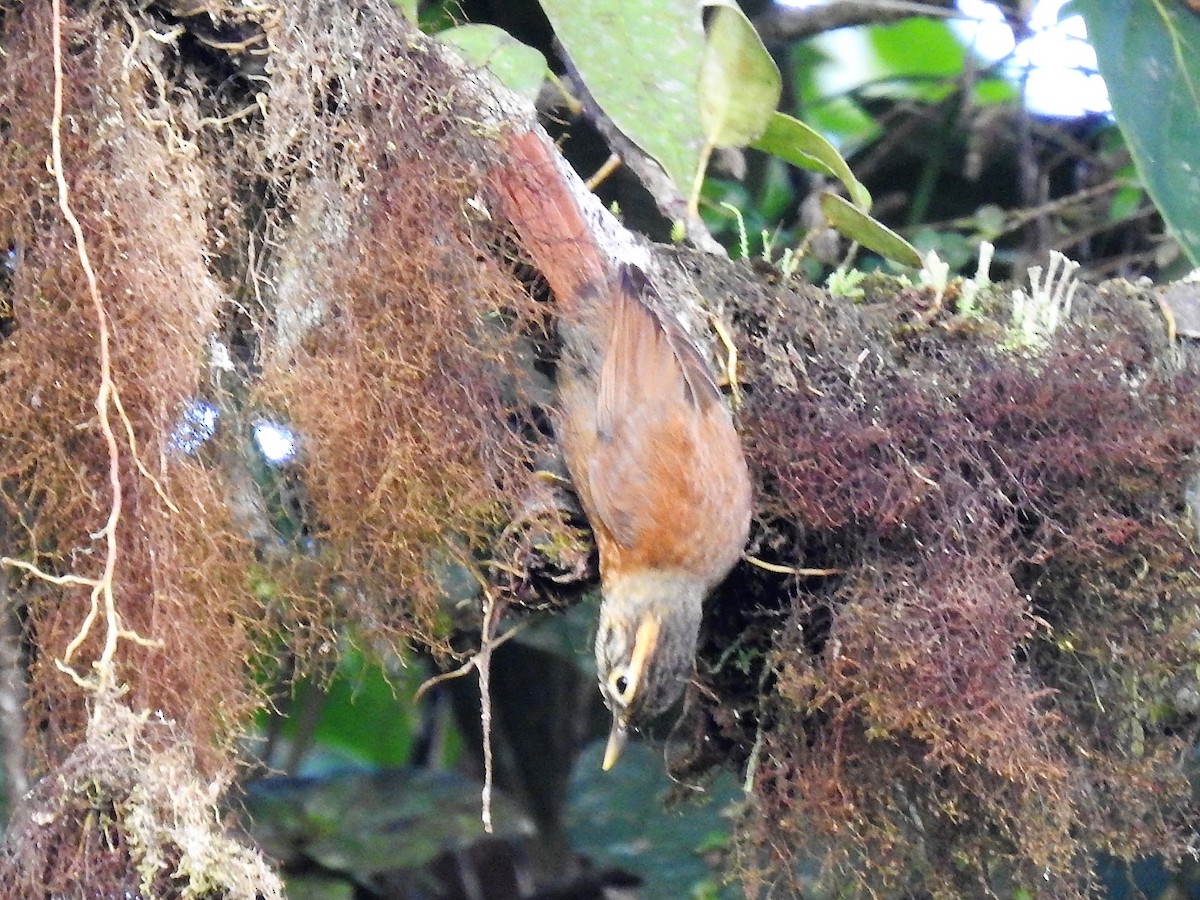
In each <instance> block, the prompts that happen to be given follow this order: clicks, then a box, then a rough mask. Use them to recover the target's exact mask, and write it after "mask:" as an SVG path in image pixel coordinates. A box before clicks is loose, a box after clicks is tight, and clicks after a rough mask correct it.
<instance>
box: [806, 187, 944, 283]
mask: <svg viewBox="0 0 1200 900" xmlns="http://www.w3.org/2000/svg"><path fill="white" fill-rule="evenodd" d="M821 211H822V212H823V213H825V218H826V219H828V220H829V224H830V225H832V226H833V227H834V228H836V229H837V230H838V231H840V232H841V233H842V234H844V235H845V236H846V237H848V238H850V239H851V240H854V241H858V242H859V243H860V244H862V245H863V246H864V247H866V248H868V249H870V250H874V251H875V252H876V253H878V254H879V255H880V256H883V257H886V258H887V259H890V260H894V261H895V262H898V263H901V264H902V265H905V266H913V267H918V266H920V265H921V255H920V254H919V253H917V250H916V248H915V247H913V245H912V244H910V243H909V242H908V241H906V240H905V239H904V238H902V237H900V235H898V234H896V232H894V231H892V229H890V228H888V227H887V226H886V225H884V224H882V223H881V222H877V221H876V220H875V219H872V218H871V217H870V216H868V215H867V214H866V213H864V212H863V211H862V210H860V209H857V208H856V207H854V206H852V205H851V204H850V203H849V202H848V201H847V200H845V199H844V198H842V197H839V196H838V195H837V194H831V193H829V192H828V191H826V192H825V193H823V194H821Z"/></svg>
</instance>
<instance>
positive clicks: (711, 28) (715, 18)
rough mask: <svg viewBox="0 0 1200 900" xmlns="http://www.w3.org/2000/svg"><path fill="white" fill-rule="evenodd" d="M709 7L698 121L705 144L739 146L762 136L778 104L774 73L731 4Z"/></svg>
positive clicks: (767, 56)
mask: <svg viewBox="0 0 1200 900" xmlns="http://www.w3.org/2000/svg"><path fill="white" fill-rule="evenodd" d="M709 5H710V6H716V9H715V10H714V11H713V13H712V15H711V18H710V19H709V22H708V29H707V34H708V40H707V42H706V43H705V50H704V62H703V65H702V67H701V69H700V120H701V122H702V123H703V125H704V133H705V136H706V138H707V139H708V143H709V144H710V145H711V146H714V147H745V146H746V145H747V144H749V143H751V142H752V141H754V140H757V139H758V138H759V137H760V136H761V135H762V133H763V132H764V131H765V130H766V128H767V124H768V123H769V122H770V121H771V116H772V115H773V114H774V112H775V107H776V106H778V105H779V95H780V93H781V91H782V89H783V87H782V81H781V79H780V76H779V69H778V68H777V67H776V65H775V61H774V60H773V59H771V54H769V53H768V52H767V48H766V47H764V46H763V42H762V39H761V38H759V36H758V32H757V31H755V30H754V26H753V25H751V24H750V20H749V19H747V18H746V16H745V14H744V13H743V12H742V11H741V10H740V9H738V7H737V6H736V5H732V3H731V2H721V3H710V4H709Z"/></svg>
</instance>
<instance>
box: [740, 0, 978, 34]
mask: <svg viewBox="0 0 1200 900" xmlns="http://www.w3.org/2000/svg"><path fill="white" fill-rule="evenodd" d="M960 15H961V13H959V12H958V11H957V10H955V9H954V3H953V0H929V2H926V3H917V2H911V0H851V2H845V3H830V4H828V5H825V6H812V7H807V8H805V9H796V8H793V7H790V6H781V5H779V4H778V3H776V4H773V5H772V6H771V7H770V8H769V9H768V11H767V12H765V13H763V14H762V15H761V16H759V17H757V18H756V19H755V20H754V27H755V28H756V29H758V33H759V34H760V35H761V36H762V39H763V42H764V43H766V44H771V43H785V42H788V41H796V40H802V39H803V38H809V37H813V36H814V35H817V34H822V33H824V32H826V31H833V30H834V29H837V28H848V27H849V26H851V25H881V24H885V23H887V22H897V21H899V20H900V19H907V18H910V17H912V16H930V17H932V18H939V19H949V18H957V17H959V16H960Z"/></svg>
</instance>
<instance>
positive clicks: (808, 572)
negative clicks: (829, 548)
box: [742, 553, 846, 578]
mask: <svg viewBox="0 0 1200 900" xmlns="http://www.w3.org/2000/svg"><path fill="white" fill-rule="evenodd" d="M742 559H744V560H746V562H748V563H750V565H752V566H757V567H758V568H760V569H765V570H766V571H768V572H774V573H775V574H776V575H799V576H801V577H802V578H820V577H823V576H825V575H841V574H843V573H844V572H845V571H846V570H845V569H800V568H797V567H795V566H781V565H779V564H778V563H769V562H767V561H766V560H765V559H759V558H758V557H757V556H751V555H750V554H749V553H746V554H743V556H742Z"/></svg>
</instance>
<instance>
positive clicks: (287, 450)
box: [254, 419, 296, 466]
mask: <svg viewBox="0 0 1200 900" xmlns="http://www.w3.org/2000/svg"><path fill="white" fill-rule="evenodd" d="M254 442H255V443H256V444H258V449H259V450H260V451H261V452H262V455H263V457H265V458H266V460H267V462H269V463H272V464H273V465H277V466H278V465H282V464H283V463H286V462H291V461H292V460H293V459H294V458H295V456H296V433H295V432H294V431H292V430H291V429H290V428H288V427H286V426H284V425H280V424H279V423H278V422H271V421H268V420H267V419H259V420H258V421H257V422H255V423H254Z"/></svg>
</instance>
